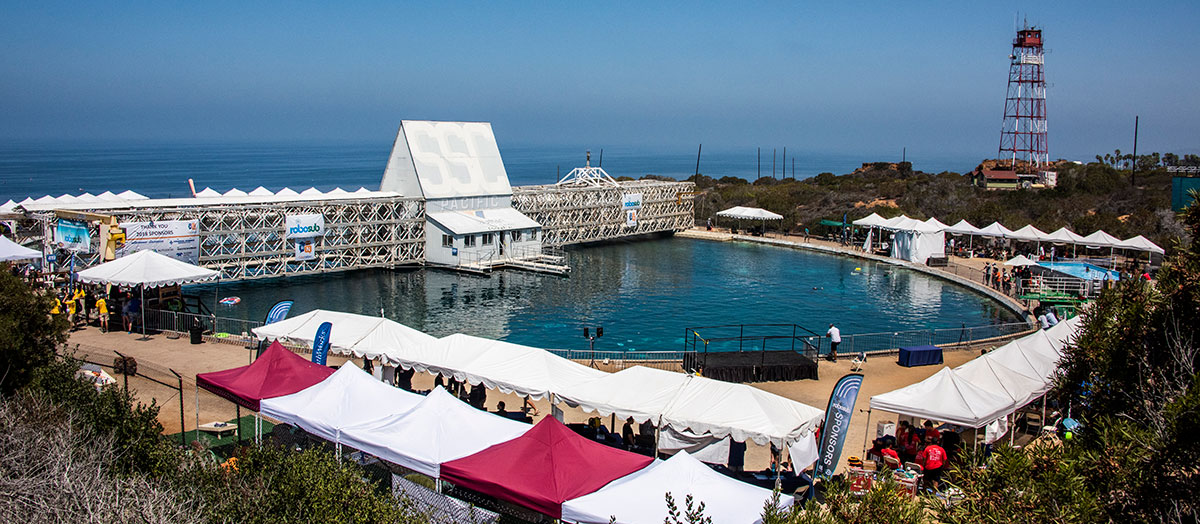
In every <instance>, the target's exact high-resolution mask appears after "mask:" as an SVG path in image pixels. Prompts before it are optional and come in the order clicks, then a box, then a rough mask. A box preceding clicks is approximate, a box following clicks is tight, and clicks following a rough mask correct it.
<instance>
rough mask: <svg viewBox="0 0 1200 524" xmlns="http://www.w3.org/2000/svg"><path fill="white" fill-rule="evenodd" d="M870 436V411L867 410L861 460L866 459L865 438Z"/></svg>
mask: <svg viewBox="0 0 1200 524" xmlns="http://www.w3.org/2000/svg"><path fill="white" fill-rule="evenodd" d="M870 434H871V410H870V408H868V409H867V430H866V431H864V432H863V450H862V456H863V460H866V458H867V437H868V436H869V435H870Z"/></svg>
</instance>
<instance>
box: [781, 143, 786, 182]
mask: <svg viewBox="0 0 1200 524" xmlns="http://www.w3.org/2000/svg"><path fill="white" fill-rule="evenodd" d="M779 178H787V146H783V162H780V163H779Z"/></svg>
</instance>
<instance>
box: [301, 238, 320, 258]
mask: <svg viewBox="0 0 1200 524" xmlns="http://www.w3.org/2000/svg"><path fill="white" fill-rule="evenodd" d="M315 244H316V243H315V242H313V239H311V238H297V239H296V260H313V259H315V258H317V248H316V245H315Z"/></svg>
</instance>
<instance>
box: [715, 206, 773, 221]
mask: <svg viewBox="0 0 1200 524" xmlns="http://www.w3.org/2000/svg"><path fill="white" fill-rule="evenodd" d="M717 216H719V217H725V218H739V219H743V220H783V215H780V214H778V213H772V212H770V211H767V210H766V209H761V208H757V207H742V206H737V207H731V208H729V209H726V210H724V211H718V212H717Z"/></svg>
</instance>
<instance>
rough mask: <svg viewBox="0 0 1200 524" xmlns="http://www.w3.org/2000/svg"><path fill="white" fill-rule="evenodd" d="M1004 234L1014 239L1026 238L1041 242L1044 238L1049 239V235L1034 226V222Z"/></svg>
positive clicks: (1029, 240) (1030, 240) (1026, 239)
mask: <svg viewBox="0 0 1200 524" xmlns="http://www.w3.org/2000/svg"><path fill="white" fill-rule="evenodd" d="M1004 236H1005V237H1007V238H1011V239H1014V240H1024V241H1027V242H1041V241H1043V240H1048V238H1047V235H1046V234H1045V233H1043V232H1042V231H1041V230H1040V229H1038V228H1036V227H1033V224H1029V225H1026V226H1025V227H1023V228H1021V229H1018V230H1016V231H1013V232H1012V233H1009V234H1007V235H1004Z"/></svg>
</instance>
